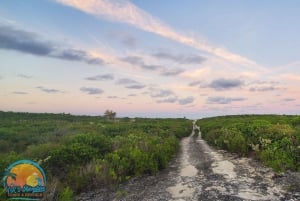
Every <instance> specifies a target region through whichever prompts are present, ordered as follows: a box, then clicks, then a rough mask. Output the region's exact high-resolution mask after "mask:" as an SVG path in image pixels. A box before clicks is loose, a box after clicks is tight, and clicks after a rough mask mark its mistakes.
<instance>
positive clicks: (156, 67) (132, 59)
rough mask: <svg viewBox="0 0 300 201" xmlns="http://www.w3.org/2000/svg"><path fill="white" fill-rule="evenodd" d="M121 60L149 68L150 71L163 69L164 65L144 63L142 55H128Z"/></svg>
mask: <svg viewBox="0 0 300 201" xmlns="http://www.w3.org/2000/svg"><path fill="white" fill-rule="evenodd" d="M121 60H122V61H125V62H127V63H129V64H131V65H135V66H139V67H140V68H143V69H146V70H151V71H160V70H163V69H164V67H162V66H160V65H147V64H145V62H144V60H143V58H142V57H137V56H128V57H124V58H122V59H121Z"/></svg>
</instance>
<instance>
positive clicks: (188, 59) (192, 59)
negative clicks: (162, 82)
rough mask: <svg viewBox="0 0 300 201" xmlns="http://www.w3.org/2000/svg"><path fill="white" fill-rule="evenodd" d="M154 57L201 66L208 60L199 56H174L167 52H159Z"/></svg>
mask: <svg viewBox="0 0 300 201" xmlns="http://www.w3.org/2000/svg"><path fill="white" fill-rule="evenodd" d="M152 56H154V57H155V58H158V59H167V60H171V61H174V62H177V63H180V64H201V63H203V62H204V61H205V60H206V58H204V57H202V56H198V55H190V56H186V55H172V54H170V53H166V52H157V53H154V54H152Z"/></svg>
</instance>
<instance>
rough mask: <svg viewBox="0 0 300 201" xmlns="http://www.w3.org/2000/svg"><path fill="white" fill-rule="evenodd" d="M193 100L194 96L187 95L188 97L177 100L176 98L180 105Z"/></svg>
mask: <svg viewBox="0 0 300 201" xmlns="http://www.w3.org/2000/svg"><path fill="white" fill-rule="evenodd" d="M194 100H195V98H194V97H192V96H189V97H187V98H182V99H179V100H178V103H179V104H180V105H187V104H190V103H193V102H194Z"/></svg>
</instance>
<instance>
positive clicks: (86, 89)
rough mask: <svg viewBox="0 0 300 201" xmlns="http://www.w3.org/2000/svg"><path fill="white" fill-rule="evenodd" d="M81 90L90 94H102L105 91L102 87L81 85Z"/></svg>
mask: <svg viewBox="0 0 300 201" xmlns="http://www.w3.org/2000/svg"><path fill="white" fill-rule="evenodd" d="M80 91H82V92H84V93H87V94H90V95H94V94H102V93H103V92H104V91H103V90H102V89H99V88H93V87H81V88H80Z"/></svg>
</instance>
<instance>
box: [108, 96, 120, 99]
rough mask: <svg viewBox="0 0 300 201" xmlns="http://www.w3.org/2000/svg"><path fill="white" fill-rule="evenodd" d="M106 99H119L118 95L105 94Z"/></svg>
mask: <svg viewBox="0 0 300 201" xmlns="http://www.w3.org/2000/svg"><path fill="white" fill-rule="evenodd" d="M107 98H108V99H120V97H118V96H107Z"/></svg>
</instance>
